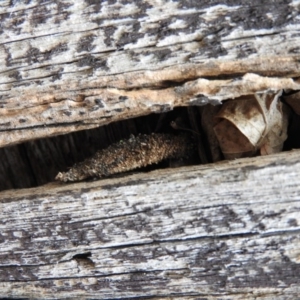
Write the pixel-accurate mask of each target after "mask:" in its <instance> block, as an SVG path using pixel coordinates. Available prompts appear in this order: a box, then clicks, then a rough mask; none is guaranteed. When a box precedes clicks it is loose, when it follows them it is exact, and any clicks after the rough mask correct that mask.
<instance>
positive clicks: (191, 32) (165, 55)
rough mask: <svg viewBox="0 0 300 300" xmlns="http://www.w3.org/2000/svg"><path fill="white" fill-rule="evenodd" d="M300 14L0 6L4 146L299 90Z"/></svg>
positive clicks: (210, 6) (83, 1)
mask: <svg viewBox="0 0 300 300" xmlns="http://www.w3.org/2000/svg"><path fill="white" fill-rule="evenodd" d="M299 10H300V6H299V1H297V0H290V1H279V2H278V1H277V2H276V5H275V4H274V5H270V1H267V0H263V1H261V0H255V1H251V3H247V4H241V1H240V0H235V1H222V3H220V1H217V0H214V1H185V0H182V1H177V2H176V1H174V2H172V1H167V0H164V1H147V0H143V1H124V0H122V1H121V0H120V1H100V2H98V1H91V0H78V1H76V2H68V1H40V0H32V1H27V0H23V1H2V3H1V6H0V12H1V14H0V15H1V36H0V57H1V60H2V62H3V63H2V64H1V66H0V71H1V77H0V97H1V98H0V101H1V103H0V114H1V123H0V128H1V134H0V146H5V145H12V144H15V143H20V142H22V141H26V140H32V139H35V138H40V137H49V136H51V135H57V134H61V133H68V132H71V131H76V130H80V129H88V128H92V127H97V126H99V125H103V124H107V123H110V122H113V121H116V120H122V119H126V118H129V117H136V116H140V115H145V114H149V113H150V112H161V111H166V110H170V109H172V108H173V107H175V106H180V105H197V104H200V105H201V104H203V103H207V102H209V101H212V102H216V101H219V100H223V99H228V98H232V97H237V96H240V95H245V94H252V93H253V92H255V91H261V90H266V89H281V88H286V89H299V87H300V84H299V82H298V81H297V80H296V79H295V78H297V77H299V76H300V72H299V69H300V68H299V67H300V64H299V58H300V54H299V51H300V50H299V49H300V42H299V29H300V23H299ZM248 73H255V74H253V75H252V74H248ZM268 76H271V77H268ZM273 77H274V78H273Z"/></svg>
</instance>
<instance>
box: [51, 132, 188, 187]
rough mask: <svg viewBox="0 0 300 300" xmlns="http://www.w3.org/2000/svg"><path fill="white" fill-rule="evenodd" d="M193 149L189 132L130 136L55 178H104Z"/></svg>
mask: <svg viewBox="0 0 300 300" xmlns="http://www.w3.org/2000/svg"><path fill="white" fill-rule="evenodd" d="M192 150H193V145H192V141H191V138H190V136H189V135H187V134H180V135H172V134H163V133H155V134H154V133H153V134H150V135H146V134H140V135H138V136H131V137H130V138H129V139H128V140H122V141H120V142H118V143H115V144H112V145H110V146H109V147H108V148H106V149H103V150H100V151H97V152H96V153H95V155H94V156H93V157H90V158H88V159H86V160H85V161H83V162H80V163H78V164H75V165H74V166H73V167H72V168H70V170H69V171H67V172H59V173H58V174H57V176H56V177H55V179H56V180H60V181H63V182H68V181H80V180H84V179H86V178H90V177H98V178H101V177H104V176H109V175H112V174H116V173H121V172H126V171H130V170H134V169H136V168H140V167H145V166H148V165H151V164H154V163H158V162H160V161H162V160H164V159H167V158H181V157H186V156H189V154H190V153H191V152H192Z"/></svg>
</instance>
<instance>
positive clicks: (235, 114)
mask: <svg viewBox="0 0 300 300" xmlns="http://www.w3.org/2000/svg"><path fill="white" fill-rule="evenodd" d="M280 95H281V91H279V92H276V93H275V92H268V91H267V92H263V93H256V94H254V95H249V96H244V97H241V98H238V99H235V100H229V101H227V102H225V103H224V104H223V107H222V109H221V110H220V111H219V113H218V114H217V115H216V118H217V124H216V125H215V126H214V131H215V133H216V136H217V139H218V141H219V144H220V147H221V150H222V152H223V154H224V156H225V158H227V159H233V158H239V157H245V156H253V155H255V154H256V153H257V151H258V150H260V154H261V155H266V154H271V153H275V152H279V151H281V149H282V146H283V143H284V141H285V140H286V138H287V125H288V110H287V108H286V107H285V106H284V104H283V103H282V102H281V101H280V100H279V97H280Z"/></svg>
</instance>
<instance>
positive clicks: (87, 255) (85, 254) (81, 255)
mask: <svg viewBox="0 0 300 300" xmlns="http://www.w3.org/2000/svg"><path fill="white" fill-rule="evenodd" d="M91 256H92V253H91V252H86V253H80V254H75V255H73V257H72V259H88V258H89V257H91Z"/></svg>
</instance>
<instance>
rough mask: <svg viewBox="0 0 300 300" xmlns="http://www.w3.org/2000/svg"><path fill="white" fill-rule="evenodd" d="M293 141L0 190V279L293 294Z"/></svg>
mask: <svg viewBox="0 0 300 300" xmlns="http://www.w3.org/2000/svg"><path fill="white" fill-rule="evenodd" d="M299 155H300V153H299V151H292V152H289V153H281V154H278V155H274V156H269V157H260V158H248V159H240V160H236V161H231V162H222V163H217V164H209V165H206V166H192V167H184V168H177V169H166V170H159V171H153V172H150V173H140V174H133V175H129V176H124V177H121V178H115V179H105V180H98V181H94V182H82V183H77V184H67V185H65V184H62V185H59V184H57V183H55V184H54V183H52V184H49V185H45V186H42V187H39V188H35V189H28V190H15V191H7V192H2V193H1V194H0V197H1V202H0V219H1V224H2V225H1V235H0V245H1V252H0V290H1V294H3V295H7V296H10V297H17V296H22V297H29V298H30V299H41V298H46V299H54V298H55V299H57V298H59V299H62V298H68V299H90V298H97V299H108V298H109V299H120V298H122V299H127V298H131V297H146V296H147V297H153V298H154V299H161V298H163V297H172V298H177V297H178V298H181V297H187V298H190V299H196V298H197V297H198V298H199V297H202V298H209V299H220V297H221V298H222V299H253V298H254V297H262V298H261V299H274V297H275V298H277V299H281V298H282V299H283V298H284V299H295V298H296V297H297V295H298V294H299V289H298V287H299V284H300V277H299V272H300V269H299V268H300V267H299V243H300V239H299V230H300V227H299V212H300V201H299V193H300V189H299V184H298V178H299V176H300V174H299V170H300V163H299Z"/></svg>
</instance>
